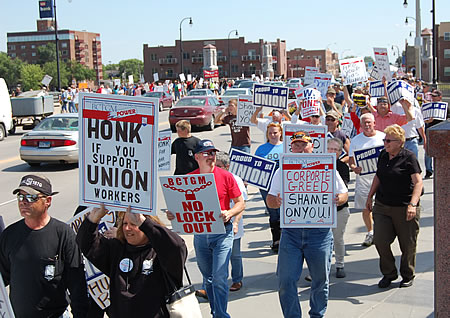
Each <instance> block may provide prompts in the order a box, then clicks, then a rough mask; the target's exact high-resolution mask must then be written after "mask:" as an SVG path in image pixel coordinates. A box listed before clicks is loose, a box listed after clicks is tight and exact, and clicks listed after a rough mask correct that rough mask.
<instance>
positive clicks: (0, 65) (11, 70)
mask: <svg viewBox="0 0 450 318" xmlns="http://www.w3.org/2000/svg"><path fill="white" fill-rule="evenodd" d="M23 64H24V63H23V62H22V61H21V60H20V59H18V58H16V59H12V58H10V57H9V56H8V54H6V53H5V52H0V77H2V78H4V79H5V81H6V84H7V85H8V88H9V89H12V88H14V87H16V86H17V84H19V83H20V70H21V68H22V65H23Z"/></svg>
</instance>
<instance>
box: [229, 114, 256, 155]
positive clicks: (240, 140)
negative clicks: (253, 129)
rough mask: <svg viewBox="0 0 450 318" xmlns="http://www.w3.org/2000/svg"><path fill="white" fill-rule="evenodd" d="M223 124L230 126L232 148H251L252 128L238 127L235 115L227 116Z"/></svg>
mask: <svg viewBox="0 0 450 318" xmlns="http://www.w3.org/2000/svg"><path fill="white" fill-rule="evenodd" d="M223 122H224V123H225V124H227V125H230V132H231V146H235V147H240V146H250V144H251V141H250V127H248V126H239V125H236V116H235V115H228V116H225V117H224V118H223Z"/></svg>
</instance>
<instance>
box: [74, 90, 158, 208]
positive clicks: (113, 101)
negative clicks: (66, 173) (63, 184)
mask: <svg viewBox="0 0 450 318" xmlns="http://www.w3.org/2000/svg"><path fill="white" fill-rule="evenodd" d="M79 100H80V102H79V128H80V130H79V141H80V150H79V151H80V158H79V167H80V170H79V173H80V194H79V195H80V204H81V205H87V206H98V205H99V204H101V203H105V205H106V207H107V208H108V209H116V210H117V209H120V210H124V209H125V208H126V207H128V206H129V205H130V206H131V208H132V211H133V212H140V213H144V214H153V215H156V207H157V204H156V174H157V161H156V160H157V158H158V156H157V155H156V154H157V151H156V146H157V142H156V141H157V138H158V107H157V106H158V102H159V101H158V99H157V98H148V97H146V98H144V97H133V96H118V95H104V94H80V99H79Z"/></svg>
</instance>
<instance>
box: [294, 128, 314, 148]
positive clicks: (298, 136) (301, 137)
mask: <svg viewBox="0 0 450 318" xmlns="http://www.w3.org/2000/svg"><path fill="white" fill-rule="evenodd" d="M296 141H303V142H312V139H311V137H310V136H309V134H308V133H307V132H305V131H297V132H296V133H294V134H293V135H292V136H291V145H292V144H293V143H294V142H296Z"/></svg>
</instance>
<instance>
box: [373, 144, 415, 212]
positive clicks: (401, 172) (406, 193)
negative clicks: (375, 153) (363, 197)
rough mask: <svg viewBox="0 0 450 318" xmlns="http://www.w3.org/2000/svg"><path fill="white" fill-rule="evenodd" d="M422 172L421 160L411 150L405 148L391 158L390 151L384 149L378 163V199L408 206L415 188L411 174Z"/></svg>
mask: <svg viewBox="0 0 450 318" xmlns="http://www.w3.org/2000/svg"><path fill="white" fill-rule="evenodd" d="M421 172H422V170H421V169H420V166H419V162H418V161H417V159H416V156H415V155H414V153H412V152H411V151H409V150H407V149H404V148H403V149H402V150H400V152H399V154H398V155H397V156H395V157H394V158H392V159H391V160H389V153H387V152H386V150H382V151H381V153H380V156H379V157H378V165H377V177H378V179H379V180H380V185H379V187H378V190H377V194H376V199H377V200H379V201H380V202H381V203H383V204H386V205H390V206H407V205H408V204H409V202H411V197H412V192H413V189H414V184H413V182H412V178H411V175H413V174H415V173H419V174H420V173H421Z"/></svg>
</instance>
